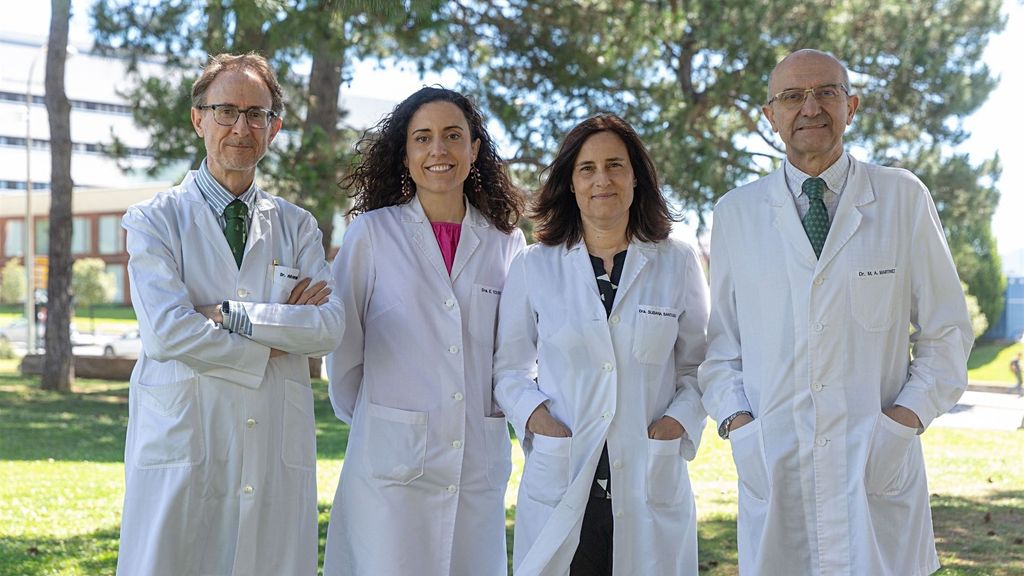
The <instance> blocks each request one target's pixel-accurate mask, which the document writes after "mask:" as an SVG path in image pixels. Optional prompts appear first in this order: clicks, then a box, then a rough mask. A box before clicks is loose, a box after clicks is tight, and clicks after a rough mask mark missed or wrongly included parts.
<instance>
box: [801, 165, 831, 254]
mask: <svg viewBox="0 0 1024 576" xmlns="http://www.w3.org/2000/svg"><path fill="white" fill-rule="evenodd" d="M802 188H803V191H804V194H807V198H808V199H810V201H811V207H810V208H808V210H807V214H805V215H804V232H807V239H808V240H810V241H811V248H814V255H815V256H816V257H818V258H821V248H822V247H823V246H824V245H825V238H826V237H827V236H828V210H826V209H825V203H824V202H823V201H822V200H821V194H822V193H823V192H824V191H825V181H824V180H822V179H821V178H808V179H807V180H804V184H803V187H802Z"/></svg>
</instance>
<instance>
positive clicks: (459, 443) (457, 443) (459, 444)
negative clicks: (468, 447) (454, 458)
mask: <svg viewBox="0 0 1024 576" xmlns="http://www.w3.org/2000/svg"><path fill="white" fill-rule="evenodd" d="M452 448H462V440H456V441H454V442H452Z"/></svg>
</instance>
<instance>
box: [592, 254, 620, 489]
mask: <svg viewBox="0 0 1024 576" xmlns="http://www.w3.org/2000/svg"><path fill="white" fill-rule="evenodd" d="M625 262H626V251H625V250H623V251H622V252H619V253H618V254H616V255H615V257H614V258H613V264H612V273H611V275H609V274H608V272H606V271H605V269H604V260H602V259H601V258H598V257H597V256H594V255H593V254H591V255H590V263H591V264H592V265H593V266H594V276H595V278H596V279H597V291H598V292H599V293H600V294H601V303H602V304H604V313H605V317H606V318H607V317H608V316H610V315H611V313H612V305H613V304H614V303H615V291H616V290H618V288H619V279H620V278H621V277H622V266H623V264H625ZM611 493H612V471H611V467H610V466H609V465H608V444H607V443H605V445H604V449H603V450H602V451H601V459H600V460H598V461H597V471H596V472H595V473H594V485H593V486H592V487H591V489H590V496H591V497H597V498H602V497H603V498H611Z"/></svg>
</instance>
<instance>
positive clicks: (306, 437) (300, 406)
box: [281, 380, 316, 470]
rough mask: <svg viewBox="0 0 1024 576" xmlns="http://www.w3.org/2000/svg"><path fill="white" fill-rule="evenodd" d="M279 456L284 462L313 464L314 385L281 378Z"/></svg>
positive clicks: (304, 466) (311, 466)
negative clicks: (282, 381)
mask: <svg viewBox="0 0 1024 576" xmlns="http://www.w3.org/2000/svg"><path fill="white" fill-rule="evenodd" d="M283 422H284V424H283V426H284V428H283V430H282V431H281V434H282V443H281V460H282V461H283V462H284V463H285V465H286V466H291V467H293V468H302V469H304V470H313V469H314V468H316V424H315V418H314V417H313V389H312V388H310V387H309V386H307V385H306V384H300V383H299V382H293V381H291V380H285V381H284V419H283Z"/></svg>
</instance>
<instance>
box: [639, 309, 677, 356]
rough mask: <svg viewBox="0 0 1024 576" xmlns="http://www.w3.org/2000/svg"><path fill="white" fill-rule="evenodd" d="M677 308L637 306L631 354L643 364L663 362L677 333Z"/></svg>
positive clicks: (673, 343) (674, 342)
mask: <svg viewBox="0 0 1024 576" xmlns="http://www.w3.org/2000/svg"><path fill="white" fill-rule="evenodd" d="M681 313H682V311H681V310H679V309H678V308H666V307H663V306H649V305H647V304H641V305H640V306H639V307H638V308H637V313H636V327H635V331H634V333H633V334H634V337H633V356H635V357H636V359H637V360H638V361H640V362H642V363H644V364H664V363H665V362H666V361H668V355H669V352H671V351H672V347H673V346H675V344H676V338H677V337H678V335H679V315H680V314H681Z"/></svg>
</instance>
